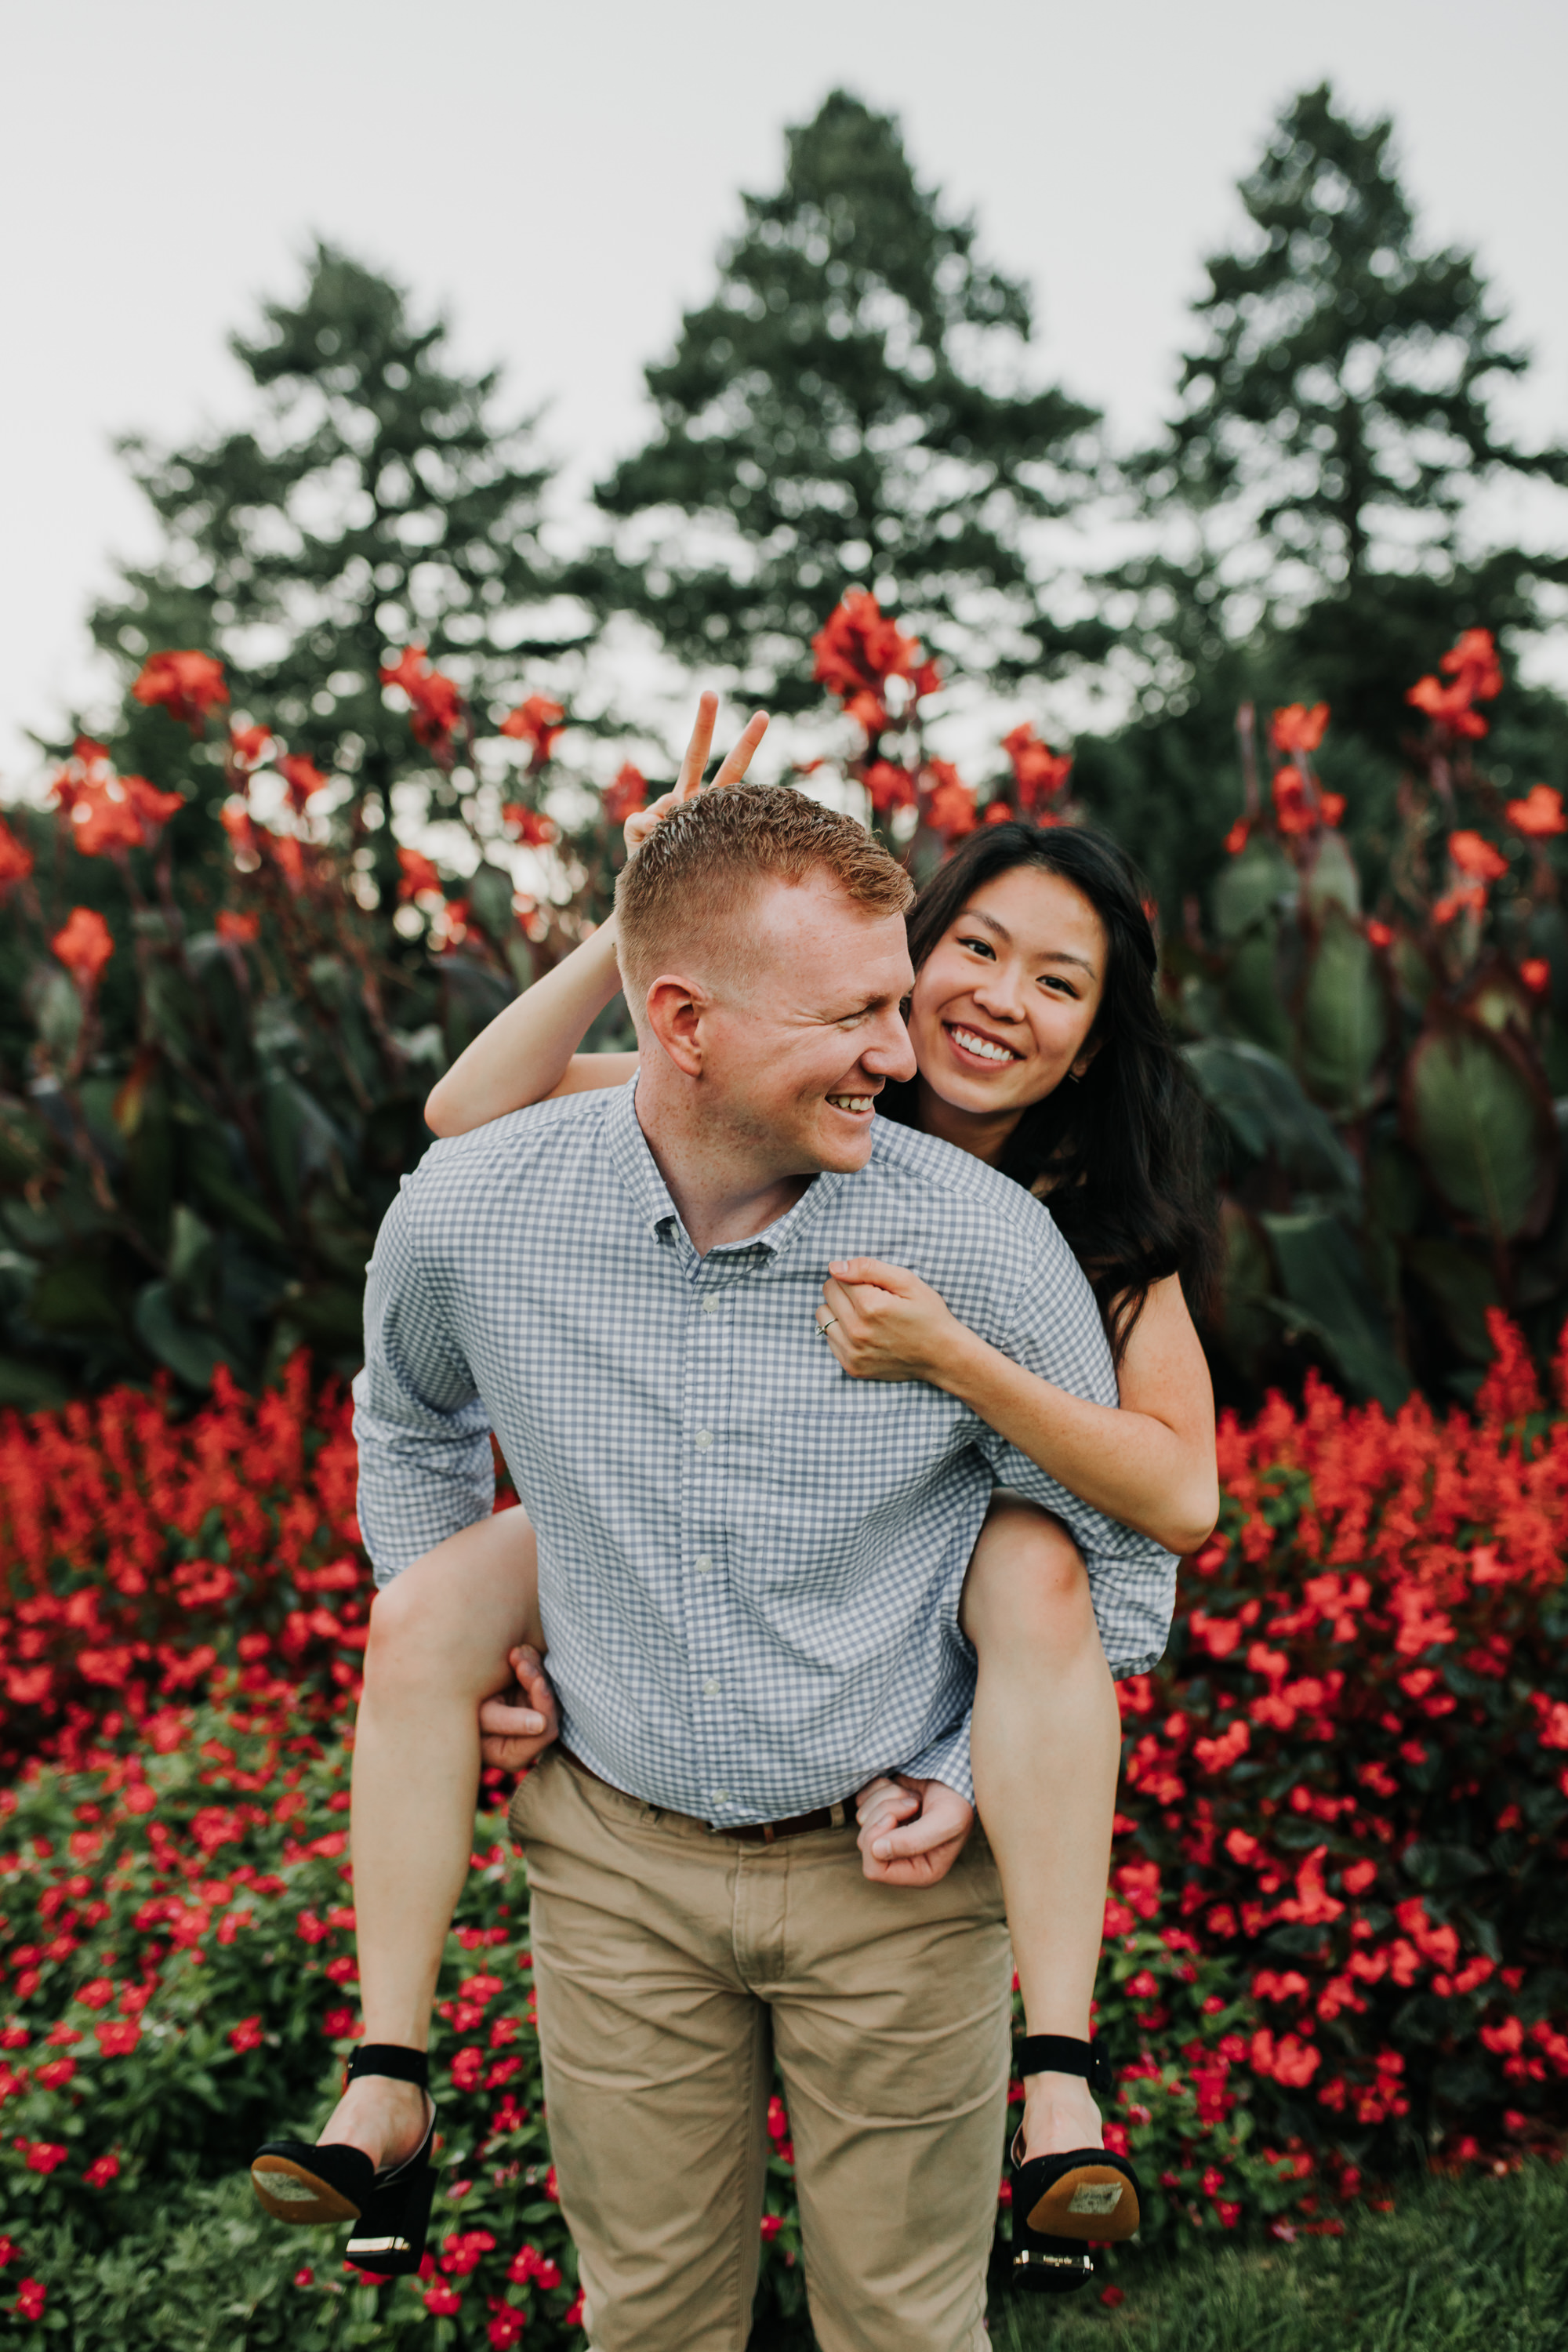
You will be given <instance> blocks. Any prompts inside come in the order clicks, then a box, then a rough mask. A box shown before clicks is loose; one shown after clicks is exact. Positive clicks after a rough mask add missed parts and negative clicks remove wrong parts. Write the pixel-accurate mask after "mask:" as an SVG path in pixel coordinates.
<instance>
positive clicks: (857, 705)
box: [844, 687, 893, 743]
mask: <svg viewBox="0 0 1568 2352" xmlns="http://www.w3.org/2000/svg"><path fill="white" fill-rule="evenodd" d="M844 716H845V717H846V719H853V720H854V721H855V724H856V726H857V727H859V728H862V729H863V730H865V736H866V740H867V742H868V743H874V742H875V741H876V740H877V738H878V736H879V735H880V734H881V733H882V732H883V731H884V730H885V729H887V728H889V727H890V726H891V725H892V723H893V722H892V720H891V719H889V715H888V706H887V704H886V703H885V702H884V701H883V700H882V698H881V696H880V695H879V694H873V693H872V691H871V689H870V688H869V687H862V688H861V690H860V692H859V693H858V694H852V695H851V696H850V698H849V699H848V701H847V703H846V704H845V706H844Z"/></svg>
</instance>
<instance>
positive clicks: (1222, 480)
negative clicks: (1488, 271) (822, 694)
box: [1078, 84, 1568, 915]
mask: <svg viewBox="0 0 1568 2352" xmlns="http://www.w3.org/2000/svg"><path fill="white" fill-rule="evenodd" d="M1393 151H1394V128H1393V125H1392V123H1390V122H1389V121H1386V120H1380V121H1374V122H1371V123H1365V124H1363V123H1357V122H1355V121H1352V120H1351V119H1350V118H1349V117H1348V116H1347V115H1345V114H1344V113H1343V112H1342V110H1340V109H1339V107H1338V106H1337V105H1336V103H1335V100H1334V98H1333V94H1332V92H1331V89H1330V88H1329V87H1328V86H1327V85H1326V84H1325V85H1323V86H1321V87H1320V88H1319V89H1312V90H1308V91H1306V92H1304V93H1302V94H1301V95H1300V96H1299V97H1298V98H1296V99H1294V100H1292V101H1291V103H1290V104H1289V106H1287V107H1286V108H1285V109H1284V110H1283V111H1282V113H1281V114H1280V116H1279V121H1277V123H1276V124H1275V126H1274V129H1273V131H1272V133H1271V135H1270V137H1269V139H1268V142H1267V143H1266V146H1265V149H1264V152H1263V154H1262V157H1261V160H1260V161H1259V163H1258V166H1257V168H1256V169H1255V170H1254V171H1253V172H1252V173H1250V174H1249V176H1248V177H1247V179H1246V180H1245V181H1243V182H1242V184H1241V188H1240V194H1241V200H1242V204H1243V206H1244V208H1245V211H1246V215H1247V224H1248V226H1247V233H1246V235H1245V236H1244V237H1243V238H1242V239H1240V240H1238V241H1237V245H1236V246H1235V247H1234V248H1233V249H1231V250H1229V251H1227V252H1225V253H1221V254H1218V255H1216V256H1215V257H1211V258H1210V260H1209V261H1208V262H1207V264H1206V266H1205V267H1206V280H1207V282H1206V285H1205V289H1204V291H1203V292H1202V293H1201V294H1200V296H1199V297H1198V299H1197V300H1196V302H1195V304H1194V312H1195V315H1196V318H1197V320H1199V321H1200V322H1201V326H1202V330H1203V331H1202V334H1201V336H1200V337H1199V338H1198V339H1197V340H1195V341H1194V347H1193V349H1192V350H1191V351H1190V352H1189V353H1188V354H1187V356H1186V357H1185V358H1184V361H1183V362H1182V364H1181V370H1180V376H1179V382H1178V398H1177V404H1176V411H1175V415H1174V417H1173V423H1172V425H1171V426H1170V428H1169V430H1168V431H1167V433H1166V434H1165V435H1164V436H1163V438H1162V440H1161V442H1160V443H1159V445H1158V446H1156V447H1155V448H1153V449H1152V450H1151V451H1149V452H1147V453H1145V454H1144V455H1143V456H1142V457H1140V458H1139V459H1137V460H1136V461H1134V464H1133V466H1132V467H1131V469H1130V470H1131V475H1132V478H1133V480H1134V482H1135V484H1137V485H1138V486H1139V487H1140V488H1141V489H1142V495H1143V498H1144V499H1145V500H1146V502H1147V509H1148V512H1149V514H1150V517H1151V519H1152V523H1153V526H1154V531H1155V538H1156V549H1155V551H1154V552H1153V553H1152V556H1151V557H1149V558H1148V559H1146V560H1145V561H1143V562H1141V563H1139V564H1136V565H1132V566H1129V567H1127V568H1126V569H1125V570H1123V571H1122V572H1120V573H1119V574H1118V575H1116V578H1115V582H1114V585H1115V586H1116V587H1117V588H1119V589H1121V590H1122V591H1131V592H1132V593H1133V594H1134V595H1135V596H1136V597H1137V599H1138V604H1139V614H1140V617H1139V621H1138V623H1137V625H1135V626H1134V627H1132V628H1131V629H1129V630H1128V632H1127V635H1126V640H1125V641H1126V643H1127V644H1128V645H1129V646H1131V648H1133V649H1134V650H1136V651H1138V652H1140V653H1141V655H1142V660H1143V663H1144V666H1145V677H1146V686H1145V690H1144V693H1143V696H1142V708H1141V709H1140V711H1139V713H1138V715H1137V717H1136V719H1134V721H1133V723H1132V724H1131V725H1130V726H1129V727H1128V728H1126V729H1125V730H1122V732H1121V735H1120V736H1119V737H1118V738H1116V739H1114V740H1110V741H1106V742H1098V743H1094V742H1090V743H1080V744H1079V767H1078V782H1079V790H1080V793H1082V796H1083V797H1084V799H1085V800H1086V802H1087V803H1088V804H1089V808H1090V810H1091V812H1093V813H1094V814H1097V815H1099V816H1100V818H1102V820H1103V821H1105V822H1106V823H1107V824H1110V826H1111V828H1112V829H1113V830H1114V831H1116V832H1117V833H1118V834H1119V835H1121V838H1122V839H1123V840H1125V841H1127V842H1129V843H1130V844H1132V845H1136V846H1137V848H1138V850H1139V853H1140V855H1141V856H1142V857H1143V858H1144V859H1145V861H1146V863H1147V864H1148V866H1149V867H1150V868H1151V870H1152V876H1153V878H1154V881H1155V883H1156V886H1157V887H1158V889H1159V894H1160V896H1161V898H1162V899H1163V901H1164V903H1165V904H1166V906H1167V908H1169V909H1170V911H1171V913H1172V915H1174V913H1175V910H1176V907H1177V905H1178V904H1179V902H1180V900H1181V899H1182V898H1184V897H1185V896H1186V895H1187V894H1189V893H1194V892H1201V890H1202V888H1203V887H1204V886H1205V884H1206V882H1207V881H1208V880H1209V879H1210V878H1211V877H1212V876H1213V874H1214V873H1215V871H1216V870H1217V869H1218V867H1219V866H1221V865H1223V863H1224V853H1223V850H1222V848H1221V843H1222V840H1223V838H1224V835H1225V833H1226V830H1227V828H1228V826H1229V824H1230V822H1231V820H1232V818H1234V817H1235V816H1236V815H1237V814H1239V812H1240V807H1241V782H1240V775H1239V772H1238V768H1237V754H1236V737H1235V721H1236V710H1237V703H1238V702H1239V701H1241V700H1242V699H1244V698H1252V699H1255V700H1256V701H1257V702H1258V704H1259V705H1260V706H1261V707H1262V708H1263V709H1266V710H1267V709H1268V707H1269V706H1270V705H1271V704H1278V703H1287V702H1292V701H1298V700H1301V699H1305V700H1306V701H1308V702H1315V701H1318V700H1320V699H1321V700H1325V701H1327V702H1329V703H1330V704H1331V707H1332V709H1333V714H1334V718H1333V734H1332V737H1331V748H1330V751H1329V752H1328V754H1327V755H1326V758H1327V761H1328V764H1329V767H1330V769H1331V782H1333V783H1334V784H1335V786H1336V787H1338V788H1342V789H1345V790H1347V791H1348V793H1349V797H1350V802H1351V818H1350V824H1351V829H1352V832H1353V833H1354V834H1355V835H1356V837H1357V839H1358V843H1359V845H1360V846H1361V848H1362V849H1363V853H1364V854H1366V855H1367V856H1369V857H1370V859H1371V863H1372V867H1373V870H1374V871H1375V870H1376V867H1377V866H1378V862H1379V858H1380V856H1381V854H1382V850H1383V847H1384V844H1385V843H1386V841H1387V840H1389V839H1391V838H1392V835H1393V824H1392V817H1393V806H1394V792H1395V787H1396V782H1397V775H1398V769H1399V758H1400V751H1401V745H1402V741H1403V739H1404V738H1405V736H1406V734H1407V733H1408V731H1409V729H1410V725H1411V713H1410V711H1409V709H1408V708H1407V707H1406V704H1405V690H1406V688H1408V687H1409V686H1410V685H1411V684H1412V683H1413V682H1414V680H1415V678H1417V677H1420V676H1422V675H1423V674H1424V673H1425V672H1426V671H1428V670H1429V669H1430V668H1431V667H1432V663H1433V659H1434V656H1435V649H1440V648H1441V647H1442V646H1445V645H1447V644H1449V643H1451V642H1452V640H1453V639H1454V638H1455V636H1457V635H1458V632H1459V631H1460V630H1461V629H1463V628H1468V627H1481V628H1489V629H1491V630H1492V631H1494V632H1495V633H1496V634H1497V635H1500V637H1501V638H1502V639H1503V640H1504V642H1505V643H1508V642H1509V641H1510V640H1517V637H1518V635H1520V634H1521V633H1522V632H1528V631H1529V630H1531V628H1534V627H1538V626H1540V625H1541V624H1542V618H1543V604H1542V595H1541V591H1542V586H1543V585H1545V584H1546V583H1561V582H1563V581H1568V562H1563V561H1562V560H1560V559H1556V558H1552V557H1542V556H1540V555H1537V554H1534V553H1531V551H1528V550H1524V549H1521V548H1518V547H1510V546H1507V545H1503V546H1493V547H1490V548H1484V547H1481V548H1478V546H1477V545H1476V543H1475V537H1474V534H1475V523H1474V520H1473V517H1474V509H1473V506H1472V498H1473V493H1474V491H1475V490H1476V488H1478V487H1479V485H1481V484H1483V483H1485V482H1487V481H1489V480H1491V479H1496V478H1508V477H1510V476H1511V477H1513V478H1517V479H1523V480H1534V481H1538V482H1542V483H1557V484H1562V483H1563V482H1568V456H1565V455H1564V453H1563V451H1561V450H1557V449H1545V450H1539V451H1532V450H1529V449H1525V448H1523V447H1521V446H1520V445H1519V444H1518V443H1517V442H1516V441H1515V440H1514V439H1513V438H1511V437H1510V435H1509V433H1508V432H1507V430H1506V429H1505V427H1504V426H1503V425H1502V424H1501V423H1500V420H1499V418H1498V416H1497V414H1496V403H1497V395H1498V394H1499V392H1500V390H1502V389H1503V388H1505V387H1506V386H1507V385H1508V384H1509V383H1513V382H1516V381H1517V380H1518V379H1519V377H1520V376H1521V374H1522V373H1523V372H1524V370H1525V367H1526V365H1527V360H1526V357H1525V355H1524V354H1523V353H1522V352H1520V351H1519V350H1517V349H1516V348H1515V347H1514V346H1513V345H1512V344H1511V343H1510V341H1509V339H1508V334H1507V325H1506V320H1504V318H1503V316H1502V314H1501V311H1500V308H1499V306H1498V304H1497V303H1496V300H1495V299H1494V297H1493V296H1492V294H1491V292H1490V290H1489V287H1488V285H1487V283H1486V280H1485V278H1484V277H1483V276H1482V274H1481V271H1480V270H1479V267H1478V265H1477V263H1476V260H1475V258H1474V257H1473V256H1472V255H1469V254H1467V253H1464V252H1461V251H1458V250H1457V249H1447V250H1444V251H1440V252H1438V251H1433V250H1431V249H1430V248H1429V247H1427V246H1426V244H1425V243H1424V242H1423V241H1422V239H1421V236H1420V234H1419V226H1418V224H1417V222H1416V219H1415V211H1414V207H1413V205H1412V204H1411V201H1410V198H1409V196H1408V195H1407V194H1406V193H1405V189H1404V188H1403V186H1402V185H1401V184H1400V181H1399V178H1398V176H1397V172H1396V168H1395V161H1394V152H1393ZM1510 667H1511V665H1510ZM1562 719H1563V711H1562V707H1561V704H1560V703H1558V702H1557V701H1556V699H1555V698H1553V697H1552V696H1550V695H1544V694H1542V693H1541V692H1539V691H1536V692H1533V693H1531V692H1526V691H1524V690H1523V689H1521V688H1518V687H1517V686H1514V687H1512V688H1510V695H1509V698H1508V701H1507V705H1506V709H1505V711H1504V712H1503V713H1502V714H1501V715H1500V717H1499V719H1498V720H1497V722H1496V725H1495V730H1494V733H1493V736H1492V739H1491V741H1490V743H1489V752H1490V754H1491V755H1492V759H1493V761H1494V764H1495V765H1496V766H1497V772H1499V774H1500V778H1501V779H1504V780H1506V778H1507V775H1508V774H1509V772H1510V769H1511V771H1512V772H1513V773H1515V774H1516V775H1521V776H1522V775H1525V774H1530V775H1531V776H1536V775H1543V774H1544V775H1550V776H1552V778H1553V780H1554V781H1555V780H1557V778H1558V777H1559V774H1560V772H1561V769H1562V762H1563V726H1562Z"/></svg>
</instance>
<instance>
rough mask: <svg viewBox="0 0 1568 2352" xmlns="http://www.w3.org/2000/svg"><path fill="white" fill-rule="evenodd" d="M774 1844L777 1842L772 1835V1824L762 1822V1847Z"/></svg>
mask: <svg viewBox="0 0 1568 2352" xmlns="http://www.w3.org/2000/svg"><path fill="white" fill-rule="evenodd" d="M776 1843H777V1840H776V1839H775V1837H774V1835H773V1823H772V1822H763V1844H764V1845H773V1844H776Z"/></svg>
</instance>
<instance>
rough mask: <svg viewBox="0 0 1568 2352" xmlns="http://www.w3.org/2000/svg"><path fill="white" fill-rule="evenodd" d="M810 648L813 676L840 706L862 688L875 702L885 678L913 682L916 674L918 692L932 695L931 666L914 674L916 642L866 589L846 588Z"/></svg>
mask: <svg viewBox="0 0 1568 2352" xmlns="http://www.w3.org/2000/svg"><path fill="white" fill-rule="evenodd" d="M811 650H812V654H813V656H814V657H815V667H814V668H813V670H812V676H813V677H815V678H816V681H817V683H818V685H820V686H825V687H826V688H827V690H828V692H829V693H830V694H837V695H838V696H839V697H840V698H841V699H842V700H844V701H845V702H848V701H849V700H850V699H851V698H853V697H854V696H856V695H858V694H859V693H860V692H862V691H863V690H864V691H868V692H869V693H871V694H874V695H876V696H877V697H878V699H879V700H880V698H881V688H882V687H883V685H884V684H885V682H886V681H887V680H888V679H889V677H905V678H909V679H910V681H911V683H912V682H913V680H914V678H915V677H916V676H917V675H919V676H920V677H921V678H922V680H924V681H927V682H924V683H922V684H921V687H920V688H919V689H918V690H919V691H920V692H921V693H926V694H929V693H931V692H933V691H934V689H935V687H936V685H937V682H938V681H937V678H936V676H935V674H934V673H935V666H934V664H930V663H928V664H925V665H924V666H923V667H922V668H921V670H920V671H919V672H917V668H916V665H917V664H918V663H919V662H920V652H921V648H920V641H919V639H918V638H916V637H906V636H905V635H903V633H902V631H901V630H900V628H899V625H898V624H897V623H896V622H895V621H892V620H890V619H889V618H887V617H886V616H885V615H884V614H883V612H882V608H881V606H880V605H879V604H878V602H877V599H876V598H875V596H873V595H872V594H871V593H869V591H868V589H865V588H851V589H850V590H849V592H848V593H847V595H846V597H845V598H844V601H843V602H842V604H838V605H837V606H836V607H835V609H834V610H833V612H831V613H830V614H828V616H827V619H826V622H825V623H824V625H823V626H822V627H821V628H820V629H819V630H818V631H817V633H816V636H814V637H813V639H812V641H811Z"/></svg>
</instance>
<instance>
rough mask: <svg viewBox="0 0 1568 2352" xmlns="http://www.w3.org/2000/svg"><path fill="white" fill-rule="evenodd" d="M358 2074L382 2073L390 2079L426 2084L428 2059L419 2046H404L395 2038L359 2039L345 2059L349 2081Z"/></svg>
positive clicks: (422, 2088) (428, 2084)
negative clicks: (382, 2040) (417, 2047)
mask: <svg viewBox="0 0 1568 2352" xmlns="http://www.w3.org/2000/svg"><path fill="white" fill-rule="evenodd" d="M362 2074H385V2075H386V2076H387V2077H388V2078H389V2079H390V2080H391V2081H392V2082H394V2083H417V2084H418V2085H419V2088H420V2089H421V2090H422V2091H427V2090H428V2089H429V2087H430V2061H429V2059H428V2058H427V2057H426V2054H425V2053H424V2051H423V2050H405V2049H404V2048H403V2047H402V2045H401V2043H399V2042H361V2044H360V2046H359V2048H358V2049H357V2050H356V2051H355V2052H354V2054H353V2057H352V2058H351V2059H350V2060H349V2081H350V2082H351V2083H353V2082H356V2081H357V2080H358V2078H359V2077H360V2075H362Z"/></svg>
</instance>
